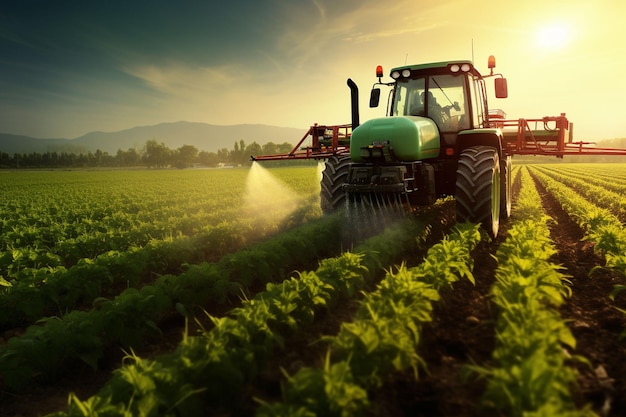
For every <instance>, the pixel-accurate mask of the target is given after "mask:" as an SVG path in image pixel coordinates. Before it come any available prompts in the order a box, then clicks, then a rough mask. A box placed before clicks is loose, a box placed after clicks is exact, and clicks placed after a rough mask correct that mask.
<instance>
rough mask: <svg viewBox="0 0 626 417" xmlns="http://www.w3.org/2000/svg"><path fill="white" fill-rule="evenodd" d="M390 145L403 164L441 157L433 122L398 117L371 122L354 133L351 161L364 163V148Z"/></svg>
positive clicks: (437, 132)
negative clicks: (362, 151)
mask: <svg viewBox="0 0 626 417" xmlns="http://www.w3.org/2000/svg"><path fill="white" fill-rule="evenodd" d="M377 145H388V146H389V147H391V148H392V150H393V154H394V156H395V157H396V158H397V159H399V160H400V161H406V162H408V161H419V160H423V159H429V158H436V157H438V156H439V147H440V139H439V130H438V129H437V125H435V122H434V121H433V120H432V119H429V118H427V117H420V116H396V117H382V118H377V119H371V120H368V121H366V122H365V123H363V124H361V125H360V126H359V127H358V128H356V129H355V130H354V131H353V132H352V137H351V139H350V158H351V159H352V160H353V161H354V162H363V159H362V158H361V148H362V147H368V146H377Z"/></svg>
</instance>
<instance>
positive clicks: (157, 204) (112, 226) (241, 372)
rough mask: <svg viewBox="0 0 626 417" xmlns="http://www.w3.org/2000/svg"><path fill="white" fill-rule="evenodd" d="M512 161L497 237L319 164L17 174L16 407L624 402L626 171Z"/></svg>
mask: <svg viewBox="0 0 626 417" xmlns="http://www.w3.org/2000/svg"><path fill="white" fill-rule="evenodd" d="M513 176H514V177H513V178H514V180H513V212H512V213H513V214H512V216H511V217H510V218H509V219H506V220H502V219H501V224H500V234H499V236H498V237H497V239H494V240H492V239H489V238H488V237H487V235H486V234H485V233H484V232H483V231H481V230H480V229H479V228H478V226H477V225H473V224H468V223H464V224H456V223H455V220H454V217H455V216H454V213H455V207H454V204H455V203H454V200H453V199H444V200H440V201H438V202H437V203H436V204H434V205H433V206H428V207H424V208H421V209H419V210H417V211H416V212H414V213H411V214H407V215H406V216H404V217H402V218H395V219H393V221H392V219H384V218H381V216H380V215H377V216H373V217H372V218H371V219H370V220H367V219H366V220H364V219H359V221H358V222H353V221H352V219H350V218H349V215H348V214H346V213H337V214H336V215H332V216H323V215H322V214H321V211H320V208H319V179H320V168H319V167H317V168H316V167H313V166H310V167H293V168H262V167H260V166H258V165H257V164H254V165H253V166H252V168H250V169H243V168H242V169H239V168H236V169H206V170H180V171H170V170H134V171H131V170H125V171H116V170H112V171H50V172H45V171H32V172H19V173H18V172H0V192H1V195H2V199H1V200H0V416H2V417H6V416H15V417H17V416H45V415H50V416H57V417H60V416H107V417H108V416H185V417H194V416H220V417H221V416H259V417H269V416H341V417H348V416H372V417H373V416H458V417H477V416H494V417H495V416H520V417H521V416H546V417H548V416H550V417H552V416H572V417H573V416H596V415H597V416H621V415H626V338H625V336H626V291H624V289H626V230H625V229H624V222H626V197H624V195H625V194H626V193H625V192H626V164H567V163H560V164H528V165H525V164H517V165H516V164H515V163H514V169H513ZM355 229H356V230H355Z"/></svg>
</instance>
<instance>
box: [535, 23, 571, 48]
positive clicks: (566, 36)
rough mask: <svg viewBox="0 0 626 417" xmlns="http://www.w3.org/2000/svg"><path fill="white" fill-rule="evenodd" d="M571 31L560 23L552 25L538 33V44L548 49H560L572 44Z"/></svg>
mask: <svg viewBox="0 0 626 417" xmlns="http://www.w3.org/2000/svg"><path fill="white" fill-rule="evenodd" d="M570 39H571V31H570V29H569V27H567V26H566V25H564V24H560V23H552V24H550V25H547V26H545V27H543V28H541V29H539V30H538V31H537V34H536V41H537V43H538V44H539V45H540V46H541V47H543V48H546V49H560V48H563V47H565V46H567V44H568V43H569V42H570Z"/></svg>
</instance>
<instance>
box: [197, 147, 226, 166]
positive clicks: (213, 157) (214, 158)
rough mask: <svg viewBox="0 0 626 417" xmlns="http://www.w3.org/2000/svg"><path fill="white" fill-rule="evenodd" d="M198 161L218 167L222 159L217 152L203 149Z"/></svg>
mask: <svg viewBox="0 0 626 417" xmlns="http://www.w3.org/2000/svg"><path fill="white" fill-rule="evenodd" d="M198 162H199V163H200V164H202V165H204V166H207V167H216V166H217V165H218V164H219V163H220V162H221V161H220V159H219V156H218V155H217V154H216V153H215V152H207V151H202V152H200V153H199V154H198Z"/></svg>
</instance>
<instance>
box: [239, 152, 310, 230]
mask: <svg viewBox="0 0 626 417" xmlns="http://www.w3.org/2000/svg"><path fill="white" fill-rule="evenodd" d="M298 201H299V199H298V194H297V193H296V192H295V191H293V190H290V189H289V188H288V187H287V186H285V185H284V184H283V183H281V181H280V180H279V179H278V178H276V177H275V176H273V175H272V174H271V173H270V172H269V171H268V170H267V169H265V168H263V167H262V166H261V165H260V164H259V163H258V162H253V163H252V167H251V168H250V172H249V173H248V178H247V180H246V196H245V205H246V212H247V213H248V214H249V215H250V217H251V218H252V219H254V221H255V223H257V226H260V227H263V228H264V229H266V228H268V227H269V228H272V229H277V228H278V227H279V226H280V225H281V224H282V223H284V222H285V220H286V218H287V217H288V216H289V215H290V214H291V213H292V212H293V211H294V210H295V209H296V208H297V207H298ZM266 231H269V230H266Z"/></svg>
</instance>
